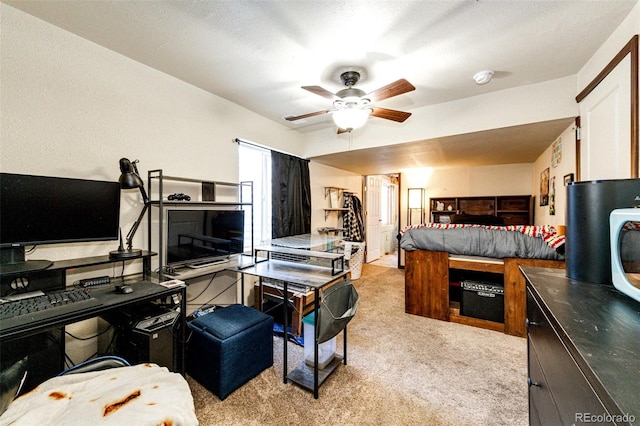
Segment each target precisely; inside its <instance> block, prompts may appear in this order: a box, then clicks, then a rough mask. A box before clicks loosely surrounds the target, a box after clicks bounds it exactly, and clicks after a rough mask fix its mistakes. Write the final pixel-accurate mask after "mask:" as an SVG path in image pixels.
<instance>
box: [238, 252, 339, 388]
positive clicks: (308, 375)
mask: <svg viewBox="0 0 640 426" xmlns="http://www.w3.org/2000/svg"><path fill="white" fill-rule="evenodd" d="M229 270H231V271H235V272H239V273H241V274H242V277H241V280H242V287H243V288H244V276H245V274H248V275H253V276H256V277H258V278H259V282H260V291H262V280H263V278H266V279H269V280H271V281H278V282H281V283H282V285H283V294H284V295H286V294H287V292H288V285H289V284H296V285H301V286H306V287H309V288H312V289H313V290H314V292H315V294H314V296H315V299H314V312H315V318H318V317H319V316H318V310H319V306H318V302H319V300H320V290H321V289H322V288H323V287H326V286H328V285H330V284H333V283H335V282H337V281H339V280H341V279H345V278H346V276H347V274H348V273H349V271H348V270H342V271H339V272H335V271H332V268H328V267H322V266H317V265H309V264H305V263H295V262H286V261H280V260H273V259H271V260H266V261H261V262H257V263H256V264H254V265H253V266H249V267H245V268H239V267H233V268H229ZM261 296H262V295H261ZM261 299H262V297H261ZM283 302H284V301H283ZM287 306H288V301H287V303H283V310H284V330H285V335H284V337H283V339H282V340H283V341H284V349H283V353H282V358H283V364H284V367H283V382H284V383H287V380H291V381H292V382H294V383H297V384H299V385H300V386H302V387H304V388H306V389H308V390H311V391H313V396H314V398H315V399H318V388H319V386H320V385H321V384H322V382H323V381H324V380H325V379H326V378H327V377H328V376H329V375H330V374H331V373H332V372H333V370H335V369H336V367H337V366H338V365H339V364H340V363H341V362H343V363H344V364H346V363H347V330H346V328H345V329H344V330H343V337H344V347H343V356H342V357H340V356H339V355H336V356H335V357H334V359H333V361H331V362H330V363H329V365H328V366H326V367H325V368H324V369H323V370H322V371H320V370H319V369H318V342H317V340H316V339H314V347H315V351H314V367H313V368H310V367H309V366H307V365H306V364H305V363H304V361H303V362H302V363H301V365H300V366H298V367H297V368H296V369H295V370H293V371H292V372H291V373H290V374H287V341H288V338H287V335H286V330H287V316H288V313H287ZM315 326H316V330H315V331H316V333H315V337H316V338H317V336H318V330H319V324H318V321H316V323H315Z"/></svg>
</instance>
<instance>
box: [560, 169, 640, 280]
mask: <svg viewBox="0 0 640 426" xmlns="http://www.w3.org/2000/svg"><path fill="white" fill-rule="evenodd" d="M638 205H640V179H611V180H594V181H583V182H572V183H570V184H569V185H568V186H567V217H566V219H567V220H566V226H567V235H566V237H567V240H566V243H565V263H566V274H567V277H568V278H572V279H575V280H580V281H586V282H591V283H596V284H611V283H612V281H611V243H610V241H609V215H610V214H611V211H612V210H614V209H619V208H627V207H636V206H638Z"/></svg>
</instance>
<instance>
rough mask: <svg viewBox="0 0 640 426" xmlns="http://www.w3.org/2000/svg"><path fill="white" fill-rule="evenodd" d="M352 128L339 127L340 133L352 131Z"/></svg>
mask: <svg viewBox="0 0 640 426" xmlns="http://www.w3.org/2000/svg"><path fill="white" fill-rule="evenodd" d="M350 131H351V130H349V129H343V128H342V127H338V134H342V133H347V132H350Z"/></svg>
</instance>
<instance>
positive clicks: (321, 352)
mask: <svg viewBox="0 0 640 426" xmlns="http://www.w3.org/2000/svg"><path fill="white" fill-rule="evenodd" d="M302 324H303V328H304V362H305V363H306V364H307V365H310V366H312V367H313V365H314V362H313V361H314V359H313V349H314V348H313V343H314V340H315V339H314V333H315V312H311V313H310V314H309V315H307V316H305V317H304V318H302ZM335 354H336V338H335V337H333V338H332V339H329V340H327V341H326V342H324V343H320V344H319V345H318V368H319V369H323V368H325V367H326V366H327V365H328V364H329V363H330V362H331V360H332V359H333V357H334V356H335Z"/></svg>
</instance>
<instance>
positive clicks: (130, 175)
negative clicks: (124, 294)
mask: <svg viewBox="0 0 640 426" xmlns="http://www.w3.org/2000/svg"><path fill="white" fill-rule="evenodd" d="M137 163H138V160H135V161H133V162H131V161H129V159H128V158H121V159H120V172H121V174H120V179H118V181H119V182H120V187H121V188H122V189H134V188H140V193H141V194H142V200H143V201H144V207H143V208H142V211H141V212H140V215H139V216H138V220H136V221H135V223H134V224H133V226H132V227H131V230H130V231H129V233H128V234H127V239H126V243H127V248H126V249H125V248H124V247H123V246H122V232H121V233H120V247H118V249H117V250H113V251H111V252H110V253H109V256H110V257H111V258H112V259H127V258H131V257H136V256H140V255H141V254H142V250H141V249H134V248H131V245H132V240H133V236H134V235H135V234H136V231H137V230H138V226H140V222H142V218H143V217H144V214H145V213H146V212H147V209H148V208H149V205H150V201H149V197H148V196H147V192H146V191H145V190H144V182H143V181H142V178H141V177H140V174H139V173H138V167H137V166H136V164H137Z"/></svg>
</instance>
